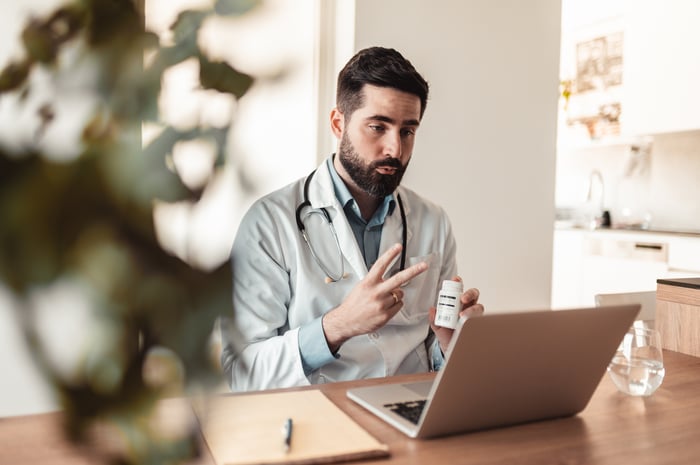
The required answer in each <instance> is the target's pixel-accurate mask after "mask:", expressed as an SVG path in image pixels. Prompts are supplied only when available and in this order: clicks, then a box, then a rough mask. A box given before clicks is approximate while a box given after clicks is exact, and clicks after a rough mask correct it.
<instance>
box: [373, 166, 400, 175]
mask: <svg viewBox="0 0 700 465" xmlns="http://www.w3.org/2000/svg"><path fill="white" fill-rule="evenodd" d="M377 172H378V173H380V174H386V175H392V174H394V173H396V168H394V167H392V166H378V167H377Z"/></svg>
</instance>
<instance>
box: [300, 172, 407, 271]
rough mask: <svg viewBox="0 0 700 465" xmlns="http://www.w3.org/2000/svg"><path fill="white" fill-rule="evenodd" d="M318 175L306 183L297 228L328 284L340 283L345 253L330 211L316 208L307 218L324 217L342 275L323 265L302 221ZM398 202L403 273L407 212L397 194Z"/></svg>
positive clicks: (309, 203) (310, 176)
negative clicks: (313, 182)
mask: <svg viewBox="0 0 700 465" xmlns="http://www.w3.org/2000/svg"><path fill="white" fill-rule="evenodd" d="M315 173H316V170H313V171H312V172H311V174H309V176H308V177H307V178H306V182H305V183H304V201H303V202H302V203H301V204H299V206H298V207H297V210H296V220H297V228H298V229H299V232H300V233H301V236H302V237H303V238H304V241H305V242H306V245H307V246H309V250H310V251H311V256H312V257H313V258H314V261H315V262H316V263H317V264H318V266H319V267H320V268H321V269H322V270H323V272H324V273H325V274H326V276H327V280H326V282H334V283H335V282H338V281H340V280H341V279H343V277H345V263H344V260H343V252H342V250H340V242H339V241H338V234H337V233H336V232H335V228H334V227H333V221H332V220H331V215H330V214H329V213H328V210H326V208H325V207H321V208H316V209H311V210H310V211H309V212H308V214H307V217H308V216H309V215H312V214H319V215H323V217H324V219H325V221H326V224H328V227H329V228H330V231H331V234H332V235H333V239H334V241H335V247H336V249H337V250H338V261H339V262H340V267H339V268H340V273H339V274H333V273H331V270H329V269H328V267H327V266H326V265H324V264H323V262H322V261H321V260H320V259H319V258H318V255H316V251H315V250H314V248H313V246H312V245H311V241H310V240H309V236H308V234H307V233H306V227H304V222H303V221H302V220H301V211H302V210H303V209H304V208H305V207H311V202H309V184H310V182H311V178H312V177H313V175H314V174H315ZM396 201H397V202H398V204H399V212H400V213H401V231H402V234H401V245H402V248H401V267H400V268H399V271H403V269H404V267H405V266H406V243H407V232H406V212H405V211H404V208H403V202H402V201H401V196H400V195H399V194H396Z"/></svg>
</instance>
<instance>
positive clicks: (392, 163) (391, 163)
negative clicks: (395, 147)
mask: <svg viewBox="0 0 700 465" xmlns="http://www.w3.org/2000/svg"><path fill="white" fill-rule="evenodd" d="M380 167H387V168H396V169H398V170H401V169H403V165H402V164H401V161H399V159H398V158H387V159H386V160H378V161H374V162H372V169H374V168H380Z"/></svg>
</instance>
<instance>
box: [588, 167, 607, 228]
mask: <svg viewBox="0 0 700 465" xmlns="http://www.w3.org/2000/svg"><path fill="white" fill-rule="evenodd" d="M596 181H597V182H598V184H599V185H600V187H599V192H598V197H599V199H598V209H597V210H596V212H595V214H594V215H593V221H594V222H595V225H596V226H600V225H601V220H602V218H603V216H604V215H605V207H604V204H605V183H604V182H603V175H602V174H601V172H600V171H599V170H597V169H594V170H593V171H591V174H590V176H589V177H588V195H587V196H586V203H587V204H591V203H592V202H593V193H594V191H595V188H594V185H595V182H596ZM609 221H610V220H609V219H608V220H607V222H608V223H609ZM607 226H609V224H607Z"/></svg>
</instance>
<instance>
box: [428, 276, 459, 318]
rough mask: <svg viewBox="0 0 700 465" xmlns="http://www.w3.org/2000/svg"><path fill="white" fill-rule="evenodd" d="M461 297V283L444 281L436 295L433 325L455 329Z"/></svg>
mask: <svg viewBox="0 0 700 465" xmlns="http://www.w3.org/2000/svg"><path fill="white" fill-rule="evenodd" d="M461 295H462V283H461V282H459V281H450V280H445V281H443V282H442V289H440V293H439V294H438V300H437V306H436V309H437V312H436V313H435V324H436V325H437V326H442V327H445V328H452V329H455V328H456V327H457V322H458V321H459V311H460V310H461V309H462V303H461V301H460V296H461Z"/></svg>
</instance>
